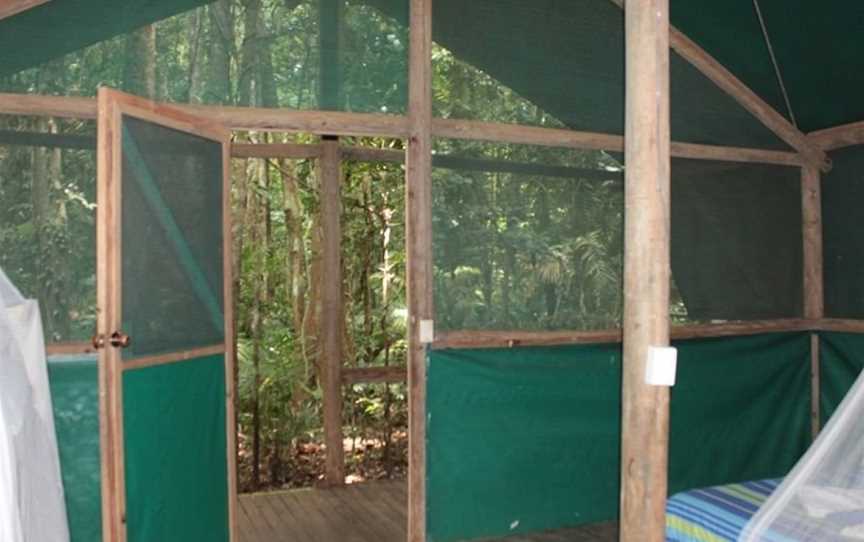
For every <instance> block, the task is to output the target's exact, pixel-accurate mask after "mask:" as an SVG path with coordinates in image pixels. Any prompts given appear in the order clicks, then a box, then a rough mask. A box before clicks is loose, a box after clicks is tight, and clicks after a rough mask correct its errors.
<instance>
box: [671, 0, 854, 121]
mask: <svg viewBox="0 0 864 542" xmlns="http://www.w3.org/2000/svg"><path fill="white" fill-rule="evenodd" d="M759 5H760V7H761V9H762V14H763V16H764V19H765V24H766V26H767V28H768V32H769V34H770V37H771V43H772V45H773V47H774V52H775V54H776V55H777V61H778V63H779V65H780V69H781V72H782V74H783V79H784V81H785V83H786V87H787V90H788V92H789V97H790V100H791V101H792V108H793V110H794V111H795V116H796V118H797V120H798V123H799V126H800V128H801V129H802V130H803V131H805V132H810V131H813V130H818V129H820V128H827V127H830V126H836V125H838V124H845V123H848V122H853V121H857V120H861V119H862V118H864V101H862V100H861V94H860V89H861V88H862V86H864V72H862V70H860V69H857V68H856V67H857V66H859V65H860V55H861V46H860V36H861V35H862V33H864V5H862V3H861V2H858V1H856V0H835V1H833V2H830V3H825V2H813V1H812V0H759ZM670 14H671V19H672V23H673V24H674V25H676V26H678V28H679V29H680V30H681V31H683V32H684V33H685V34H687V35H688V36H689V37H690V38H692V39H693V40H694V41H696V42H697V43H698V44H699V45H701V46H702V47H703V48H705V49H706V50H707V51H708V52H709V53H711V54H712V55H713V56H714V57H716V58H717V60H719V61H720V62H721V63H723V64H724V65H725V66H726V67H727V68H728V69H729V70H730V71H731V72H732V73H734V74H735V75H736V76H738V77H739V78H741V79H742V80H743V81H744V83H746V84H747V85H748V86H750V87H751V88H752V89H753V90H754V91H756V93H757V94H759V95H760V96H761V97H762V98H764V99H765V100H766V101H768V102H769V103H770V104H771V105H772V106H773V107H774V108H775V109H776V110H777V111H779V112H781V113H782V114H784V115H786V105H785V103H784V102H783V97H782V94H781V91H780V88H779V85H778V84H777V77H776V76H775V75H774V69H773V66H772V64H771V59H770V57H769V56H768V51H767V48H766V46H765V40H764V38H763V37H762V31H761V29H760V27H759V21H758V19H757V17H756V11H755V10H754V9H753V4H752V2H694V1H692V0H672V6H671V10H670ZM802 36H807V39H802Z"/></svg>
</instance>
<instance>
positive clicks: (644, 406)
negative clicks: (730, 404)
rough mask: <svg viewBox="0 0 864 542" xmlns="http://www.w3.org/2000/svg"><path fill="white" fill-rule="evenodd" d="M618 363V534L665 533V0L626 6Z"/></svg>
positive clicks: (648, 538) (646, 539) (626, 537)
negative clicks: (658, 355)
mask: <svg viewBox="0 0 864 542" xmlns="http://www.w3.org/2000/svg"><path fill="white" fill-rule="evenodd" d="M624 13H625V36H626V37H625V39H626V85H627V86H626V92H625V94H626V101H625V107H626V109H625V113H626V119H625V132H624V138H625V139H624V152H625V164H626V170H625V211H624V223H625V228H624V236H625V237H624V366H623V381H622V398H621V403H622V404H621V412H622V421H621V429H622V439H621V523H620V528H621V534H620V539H621V540H622V541H628V542H637V541H638V542H660V541H662V540H664V539H665V508H666V486H667V481H666V477H667V470H668V469H667V465H668V448H669V389H668V388H666V387H661V386H649V385H648V384H646V383H645V362H646V357H647V354H648V349H649V347H650V346H665V345H668V344H669V281H670V269H669V267H670V263H669V261H670V260H669V254H670V248H669V245H670V240H669V239H670V228H671V225H670V159H669V148H670V142H669V0H638V1H633V0H627V2H626V9H625V12H624Z"/></svg>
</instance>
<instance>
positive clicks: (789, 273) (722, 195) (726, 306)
mask: <svg viewBox="0 0 864 542" xmlns="http://www.w3.org/2000/svg"><path fill="white" fill-rule="evenodd" d="M801 232H802V229H801V174H800V169H798V168H792V167H778V166H767V165H759V164H735V163H728V162H706V161H702V160H684V159H676V160H673V161H672V273H673V278H674V280H675V283H676V285H677V286H678V290H679V291H680V294H681V298H682V300H683V302H684V306H685V307H686V309H687V314H688V315H689V318H690V319H691V320H697V321H704V320H748V319H760V318H782V317H797V316H801V314H802V281H803V279H802V273H803V272H802V266H803V263H802V261H803V260H802V250H803V248H802V240H801V235H802V233H801Z"/></svg>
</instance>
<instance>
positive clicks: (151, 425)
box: [123, 355, 228, 542]
mask: <svg viewBox="0 0 864 542" xmlns="http://www.w3.org/2000/svg"><path fill="white" fill-rule="evenodd" d="M123 424H124V427H123V432H124V434H123V439H124V443H125V447H126V457H125V459H126V507H127V529H128V535H129V541H130V542H152V541H154V540H159V541H160V542H172V541H177V542H181V541H190V540H202V541H203V540H206V541H208V542H211V541H212V542H227V540H228V482H227V473H228V467H227V455H226V448H227V444H226V443H227V439H226V434H225V430H226V428H225V370H224V359H223V357H222V356H221V355H220V356H209V357H206V358H199V359H196V360H193V361H187V362H176V363H169V364H167V365H159V366H155V367H148V368H145V369H138V370H133V371H127V372H124V373H123Z"/></svg>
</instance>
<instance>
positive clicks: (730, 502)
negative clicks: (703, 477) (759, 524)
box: [666, 479, 782, 542]
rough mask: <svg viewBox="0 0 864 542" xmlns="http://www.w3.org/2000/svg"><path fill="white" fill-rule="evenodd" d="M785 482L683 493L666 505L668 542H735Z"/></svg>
mask: <svg viewBox="0 0 864 542" xmlns="http://www.w3.org/2000/svg"><path fill="white" fill-rule="evenodd" d="M781 481H782V479H776V480H759V481H755V482H742V483H740V484H728V485H723V486H714V487H706V488H700V489H692V490H690V491H683V492H681V493H677V494H676V495H674V496H672V497H671V498H670V499H669V501H668V502H667V504H666V540H667V542H721V541H727V540H729V541H734V540H737V539H738V535H739V534H740V533H741V531H742V530H743V529H744V526H745V525H746V524H747V522H748V521H749V520H750V518H751V517H753V515H754V514H755V513H756V511H757V510H759V507H760V506H761V505H762V503H764V502H765V501H766V500H768V497H769V496H770V495H771V493H772V492H773V491H774V490H775V489H776V488H777V486H778V485H779V484H780V482H781Z"/></svg>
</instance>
